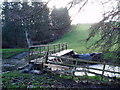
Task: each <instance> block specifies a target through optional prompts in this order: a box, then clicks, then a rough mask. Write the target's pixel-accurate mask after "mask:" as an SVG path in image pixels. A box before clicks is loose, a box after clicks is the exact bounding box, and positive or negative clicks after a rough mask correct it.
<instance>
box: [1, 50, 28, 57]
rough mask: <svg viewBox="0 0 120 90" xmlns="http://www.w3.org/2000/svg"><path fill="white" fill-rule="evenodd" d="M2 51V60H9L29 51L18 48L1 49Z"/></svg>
mask: <svg viewBox="0 0 120 90" xmlns="http://www.w3.org/2000/svg"><path fill="white" fill-rule="evenodd" d="M1 50H2V59H7V58H10V57H12V56H14V55H17V54H19V53H21V52H25V51H28V49H24V48H16V49H12V48H11V49H1Z"/></svg>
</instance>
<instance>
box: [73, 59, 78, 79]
mask: <svg viewBox="0 0 120 90" xmlns="http://www.w3.org/2000/svg"><path fill="white" fill-rule="evenodd" d="M77 63H78V60H77V59H76V62H75V66H74V67H73V69H72V76H74V72H75V70H76V66H77ZM72 78H73V77H72Z"/></svg>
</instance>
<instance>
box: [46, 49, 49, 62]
mask: <svg viewBox="0 0 120 90" xmlns="http://www.w3.org/2000/svg"><path fill="white" fill-rule="evenodd" d="M48 54H49V51H47V53H46V56H45V64H47V63H48V62H47V60H48Z"/></svg>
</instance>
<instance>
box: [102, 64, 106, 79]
mask: <svg viewBox="0 0 120 90" xmlns="http://www.w3.org/2000/svg"><path fill="white" fill-rule="evenodd" d="M105 66H106V64H105V62H104V63H103V71H102V77H101V80H103V75H104V72H105V71H104V70H105Z"/></svg>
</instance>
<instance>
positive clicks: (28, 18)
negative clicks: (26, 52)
mask: <svg viewBox="0 0 120 90" xmlns="http://www.w3.org/2000/svg"><path fill="white" fill-rule="evenodd" d="M2 22H3V25H2V26H3V27H2V37H3V38H2V47H3V48H14V47H27V46H28V45H32V44H46V43H49V42H51V41H54V40H56V39H58V38H60V37H61V36H62V35H63V34H64V33H65V32H66V31H68V30H69V28H70V22H71V21H70V17H69V14H68V10H67V9H66V8H60V9H56V8H54V9H53V10H52V12H51V13H50V10H49V8H48V7H47V5H46V3H43V2H32V3H28V2H23V3H22V2H4V3H3V4H2Z"/></svg>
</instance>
